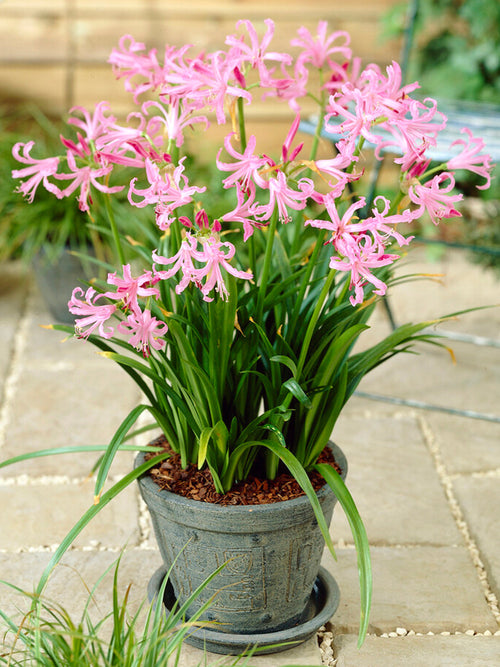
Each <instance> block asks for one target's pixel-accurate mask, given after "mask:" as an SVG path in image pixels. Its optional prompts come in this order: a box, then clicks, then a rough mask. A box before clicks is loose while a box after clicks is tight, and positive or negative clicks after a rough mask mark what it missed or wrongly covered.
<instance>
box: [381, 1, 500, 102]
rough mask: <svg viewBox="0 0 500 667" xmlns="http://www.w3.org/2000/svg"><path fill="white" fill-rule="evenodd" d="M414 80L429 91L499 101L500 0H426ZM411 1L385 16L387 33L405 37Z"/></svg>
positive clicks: (420, 13)
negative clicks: (499, 0) (499, 1)
mask: <svg viewBox="0 0 500 667" xmlns="http://www.w3.org/2000/svg"><path fill="white" fill-rule="evenodd" d="M418 5H419V7H418V16H417V20H416V24H415V41H414V44H413V53H412V56H411V58H410V64H409V71H408V80H414V79H417V80H418V81H419V83H420V85H421V86H422V93H423V94H424V95H439V96H440V97H442V98H449V99H463V100H476V101H482V102H492V103H498V102H499V100H500V3H498V1H497V0H420V2H419V3H418ZM407 8H408V3H407V2H405V3H401V4H398V5H396V6H395V7H394V8H392V9H391V11H390V12H389V13H388V14H387V15H386V17H385V19H384V29H385V34H386V35H387V36H392V37H394V36H400V35H401V34H402V32H403V30H404V28H405V25H406V20H407V18H406V13H407Z"/></svg>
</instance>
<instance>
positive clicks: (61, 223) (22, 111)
mask: <svg viewBox="0 0 500 667" xmlns="http://www.w3.org/2000/svg"><path fill="white" fill-rule="evenodd" d="M66 130H67V126H66V124H64V123H63V122H62V121H61V120H60V119H51V118H49V117H47V116H46V115H45V114H44V113H43V112H42V111H41V110H40V109H38V108H37V107H34V106H25V107H18V108H15V109H9V108H4V109H0V261H2V260H7V259H16V258H21V259H22V260H23V261H24V262H26V263H30V262H31V261H32V259H33V257H34V256H35V255H37V254H38V253H39V252H40V250H42V249H43V253H44V255H45V257H46V258H47V260H48V261H49V262H52V261H53V260H55V259H56V258H57V257H58V256H59V255H60V253H61V251H62V249H63V248H69V249H70V250H72V251H74V252H75V253H82V254H83V255H86V256H87V257H88V255H89V249H92V251H93V254H94V255H95V259H89V262H92V263H93V264H95V265H103V264H104V265H105V266H106V268H111V266H112V264H111V261H112V251H111V249H110V248H111V246H112V238H111V231H110V229H109V227H108V226H107V225H105V224H104V225H103V224H101V225H99V224H97V222H96V221H97V220H98V219H99V218H100V219H105V218H106V206H107V205H108V202H107V200H104V198H102V197H100V193H99V192H97V191H96V192H95V193H93V197H94V200H95V201H94V210H93V213H92V215H90V214H89V213H87V212H83V211H81V210H80V209H79V207H78V202H77V200H76V196H75V197H69V198H68V197H65V198H64V199H58V198H57V197H55V196H54V195H53V194H51V193H50V192H48V191H47V190H46V189H45V188H43V187H40V188H38V190H37V193H36V197H35V198H34V200H33V202H31V204H30V205H29V206H27V205H26V200H25V199H24V198H23V195H22V194H21V193H19V192H18V191H17V187H18V182H17V181H15V180H14V179H13V178H12V171H13V170H16V169H22V168H23V167H24V166H25V165H23V164H21V163H19V162H18V161H17V160H16V159H15V158H14V156H13V155H12V148H13V146H14V145H15V144H16V143H18V142H23V143H25V142H26V137H30V138H31V139H33V140H34V141H35V143H36V148H34V149H33V151H32V153H33V157H36V158H39V159H41V158H44V157H46V156H47V155H56V154H57V153H60V152H61V141H60V138H59V136H60V133H61V132H65V131H66ZM125 202H126V194H123V195H122V196H117V197H115V198H114V199H113V200H112V201H111V202H109V206H111V208H112V215H113V218H114V219H115V220H116V222H117V225H118V227H119V229H120V231H121V233H122V234H123V235H124V236H129V237H131V238H133V239H135V240H138V241H140V242H142V243H144V242H146V241H147V240H148V239H149V240H151V238H152V237H151V230H152V227H153V224H152V223H151V221H150V218H149V216H148V215H146V213H145V212H144V211H142V210H140V209H136V210H135V211H134V215H133V216H131V215H130V211H129V207H128V206H126V205H125ZM130 255H134V256H135V253H132V252H131V253H130Z"/></svg>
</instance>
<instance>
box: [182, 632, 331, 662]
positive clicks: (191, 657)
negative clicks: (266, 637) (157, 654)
mask: <svg viewBox="0 0 500 667" xmlns="http://www.w3.org/2000/svg"><path fill="white" fill-rule="evenodd" d="M234 663H235V657H234V656H220V655H217V654H216V653H211V652H210V651H202V650H200V649H197V648H194V647H193V646H189V645H188V644H183V646H182V650H181V655H180V660H179V666H182V667H201V666H203V667H229V666H230V665H233V664H234ZM174 664H175V661H174V660H172V661H171V665H169V667H174ZM237 664H238V665H240V664H241V665H242V667H243V665H244V666H245V667H288V666H290V667H292V666H294V665H296V666H297V667H304V666H306V665H307V666H308V667H309V666H310V667H314V666H315V665H318V667H319V666H320V665H321V653H320V650H319V647H318V641H317V639H316V637H312V638H311V639H309V640H308V641H307V642H304V643H303V644H301V645H300V646H296V647H294V648H290V649H287V650H286V651H282V652H280V653H272V654H266V655H260V656H259V655H253V656H252V657H250V658H248V661H245V660H243V662H238V663H237Z"/></svg>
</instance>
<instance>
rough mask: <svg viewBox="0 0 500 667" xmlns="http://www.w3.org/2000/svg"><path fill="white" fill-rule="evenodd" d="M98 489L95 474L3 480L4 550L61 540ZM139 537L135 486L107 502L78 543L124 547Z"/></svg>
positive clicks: (0, 519) (0, 541)
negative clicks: (78, 480) (83, 479)
mask: <svg viewBox="0 0 500 667" xmlns="http://www.w3.org/2000/svg"><path fill="white" fill-rule="evenodd" d="M23 481H26V484H23V483H22V482H23ZM93 489H94V484H93V481H92V480H90V479H89V480H88V481H87V482H83V483H74V482H72V481H71V480H68V481H67V482H66V483H57V482H56V483H54V482H53V480H51V479H48V480H44V479H43V478H42V479H41V480H38V481H35V482H30V480H29V479H26V480H23V479H21V483H19V481H18V482H17V483H15V484H9V483H6V484H0V507H3V508H6V509H5V511H3V512H1V513H0V549H1V550H2V551H3V550H7V551H11V552H15V551H17V550H20V549H26V548H28V547H50V546H52V545H54V544H58V543H59V542H61V540H62V539H63V538H64V537H65V535H66V534H67V533H68V532H69V530H70V529H71V528H72V527H73V526H74V524H75V523H76V522H77V521H78V520H79V519H80V517H81V516H82V515H83V514H84V513H85V512H86V511H87V510H88V509H89V508H90V507H92V506H93ZM7 508H8V509H7ZM139 540H140V529H139V504H138V492H137V489H136V488H135V486H134V487H131V488H130V489H127V490H125V491H123V492H122V493H121V494H120V496H119V497H118V498H115V499H114V500H113V501H111V502H110V503H109V504H108V505H107V506H105V507H104V508H103V509H102V510H101V512H100V513H99V514H98V515H97V516H96V517H95V518H94V519H93V520H92V521H91V522H90V524H89V525H88V526H87V527H86V528H85V529H84V530H83V532H82V533H81V534H80V535H79V537H77V538H76V540H75V545H79V546H84V545H91V546H93V547H94V548H98V547H99V546H102V547H115V548H122V547H124V546H125V545H126V544H128V545H130V546H133V545H135V544H138V542H139ZM2 576H4V573H2Z"/></svg>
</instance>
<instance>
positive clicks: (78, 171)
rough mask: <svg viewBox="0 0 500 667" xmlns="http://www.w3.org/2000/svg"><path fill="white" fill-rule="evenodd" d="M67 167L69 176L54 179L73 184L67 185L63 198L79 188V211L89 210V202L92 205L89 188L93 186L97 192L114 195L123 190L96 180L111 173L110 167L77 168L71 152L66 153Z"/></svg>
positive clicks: (57, 176)
mask: <svg viewBox="0 0 500 667" xmlns="http://www.w3.org/2000/svg"><path fill="white" fill-rule="evenodd" d="M67 161H68V167H69V168H70V170H71V172H72V173H70V174H66V173H65V174H57V175H56V178H58V179H61V180H73V182H72V183H71V184H70V185H68V187H67V188H65V189H64V190H63V191H62V196H63V197H68V196H69V195H70V194H72V193H73V192H74V191H75V190H76V189H77V188H78V187H79V188H80V194H79V195H78V207H79V209H80V211H88V210H89V200H90V203H92V197H91V195H90V186H91V185H93V186H94V187H95V188H96V189H97V190H100V191H101V192H107V193H110V194H112V193H114V192H120V190H123V185H115V186H113V187H110V186H107V185H104V184H103V183H100V182H99V181H98V180H97V179H98V178H102V177H103V176H107V175H108V174H109V173H110V172H111V171H112V166H111V165H109V166H107V167H91V166H83V167H79V166H78V165H77V164H76V160H75V156H74V155H73V153H72V152H71V151H68V153H67Z"/></svg>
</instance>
